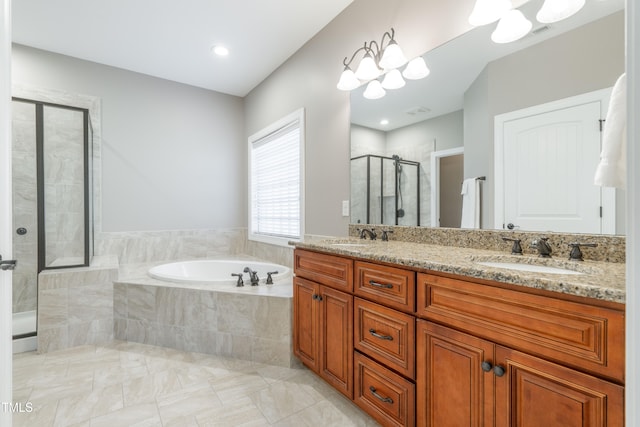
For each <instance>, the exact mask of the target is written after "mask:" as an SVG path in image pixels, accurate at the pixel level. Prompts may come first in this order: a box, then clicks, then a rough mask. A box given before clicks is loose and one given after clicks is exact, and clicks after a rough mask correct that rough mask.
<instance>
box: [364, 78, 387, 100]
mask: <svg viewBox="0 0 640 427" xmlns="http://www.w3.org/2000/svg"><path fill="white" fill-rule="evenodd" d="M386 93H387V92H385V90H384V89H383V88H382V84H380V81H379V80H371V81H370V82H369V84H368V85H367V88H366V89H365V91H364V93H363V94H362V96H364V97H365V98H367V99H379V98H382V97H383V96H385V94H386Z"/></svg>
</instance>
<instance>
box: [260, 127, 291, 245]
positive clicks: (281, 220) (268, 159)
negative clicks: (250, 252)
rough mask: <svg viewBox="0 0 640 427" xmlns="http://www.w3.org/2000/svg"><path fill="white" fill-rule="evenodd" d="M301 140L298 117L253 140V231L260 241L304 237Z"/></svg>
mask: <svg viewBox="0 0 640 427" xmlns="http://www.w3.org/2000/svg"><path fill="white" fill-rule="evenodd" d="M301 140H302V138H301V120H300V118H299V117H296V118H295V119H293V120H290V121H288V122H287V123H285V124H284V125H282V126H280V127H279V128H277V129H276V130H274V131H272V132H270V133H267V134H266V135H264V136H261V137H258V138H256V139H255V140H253V141H251V140H250V141H251V144H250V145H251V163H250V164H251V170H250V194H251V201H250V203H251V208H250V215H251V218H250V221H251V230H250V234H251V235H253V237H258V239H257V240H261V239H260V237H266V238H270V237H272V238H282V239H294V240H295V239H299V238H300V237H301V233H302V227H301V210H302V209H301V200H302V197H301V187H302V185H301V181H302V180H301V143H302V141H301Z"/></svg>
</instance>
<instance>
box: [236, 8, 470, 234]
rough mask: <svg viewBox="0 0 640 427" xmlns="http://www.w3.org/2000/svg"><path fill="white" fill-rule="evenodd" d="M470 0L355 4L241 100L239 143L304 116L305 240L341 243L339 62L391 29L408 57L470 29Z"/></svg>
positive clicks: (345, 145)
mask: <svg viewBox="0 0 640 427" xmlns="http://www.w3.org/2000/svg"><path fill="white" fill-rule="evenodd" d="M473 5H474V0H459V1H456V2H442V1H441V0H395V1H388V0H355V1H354V2H353V3H352V4H351V5H350V6H349V7H347V8H346V9H345V10H344V11H343V12H342V13H341V14H340V15H339V16H338V17H336V19H334V20H333V21H332V22H330V23H329V24H328V25H327V26H326V27H325V28H324V29H323V30H322V31H321V32H320V33H318V34H317V35H316V36H315V37H314V38H313V39H312V40H310V41H309V42H308V43H307V44H306V45H305V46H303V48H302V49H300V50H299V51H298V52H296V53H295V54H294V55H293V56H292V57H291V58H289V60H288V61H287V62H285V63H284V64H283V65H282V66H281V67H279V68H278V69H277V70H276V71H275V72H274V73H273V74H272V75H271V76H269V77H268V78H267V79H265V81H263V82H262V83H261V84H260V85H259V86H257V87H256V88H255V89H254V90H253V91H251V93H249V95H248V96H247V97H246V98H245V138H246V137H248V136H249V135H251V134H253V133H255V132H257V131H258V130H260V129H262V128H264V127H266V126H267V125H269V124H270V123H272V122H274V121H276V120H278V119H279V118H281V117H283V116H285V115H286V114H288V113H290V112H292V111H294V110H295V109H297V108H300V107H304V108H305V111H306V144H307V146H306V174H305V180H306V181H305V185H306V200H305V210H306V232H307V233H309V234H323V235H346V234H347V225H348V222H349V218H348V217H342V215H341V206H342V200H348V199H349V158H350V151H349V121H350V120H349V93H348V92H341V91H339V90H337V89H336V83H337V81H338V77H339V76H340V73H341V72H342V68H343V67H342V60H343V58H344V57H345V56H351V54H352V53H353V52H354V51H355V50H356V49H357V48H359V47H360V46H362V44H363V43H364V41H368V40H377V41H379V40H380V37H382V34H383V33H384V32H385V31H388V30H389V29H390V28H391V27H393V28H394V29H395V31H396V37H397V39H398V42H399V43H400V44H401V46H402V49H403V50H404V52H405V54H406V55H407V56H408V57H415V56H417V55H421V54H423V53H424V52H426V51H428V50H430V49H433V48H434V47H436V46H439V45H441V44H443V43H444V42H446V41H448V40H451V39H452V38H454V37H456V36H458V35H460V34H462V33H464V32H465V31H467V30H468V29H469V24H468V23H467V16H468V15H469V13H471V10H472V8H473Z"/></svg>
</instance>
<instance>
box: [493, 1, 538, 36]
mask: <svg viewBox="0 0 640 427" xmlns="http://www.w3.org/2000/svg"><path fill="white" fill-rule="evenodd" d="M532 27H533V24H532V23H531V21H529V20H528V19H527V18H525V17H524V15H523V14H522V12H520V11H519V10H518V9H512V10H510V11H509V12H508V13H507V14H506V15H504V16H503V17H502V18H500V21H499V22H498V26H497V27H496V29H495V31H494V32H493V33H491V40H493V41H494V42H495V43H511V42H514V41H516V40H519V39H521V38H522V37H524V36H526V35H527V34H528V33H529V31H531V28H532Z"/></svg>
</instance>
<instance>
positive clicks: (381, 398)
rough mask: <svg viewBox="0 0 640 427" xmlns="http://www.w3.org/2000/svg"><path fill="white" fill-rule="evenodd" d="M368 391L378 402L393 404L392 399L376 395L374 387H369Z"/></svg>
mask: <svg viewBox="0 0 640 427" xmlns="http://www.w3.org/2000/svg"><path fill="white" fill-rule="evenodd" d="M369 391H371V394H373V395H374V396H375V397H376V398H378V399H379V400H381V401H383V402H384V403H393V399H392V398H390V397H382V396H380V395H379V394H378V393H376V388H375V387H374V386H369Z"/></svg>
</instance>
